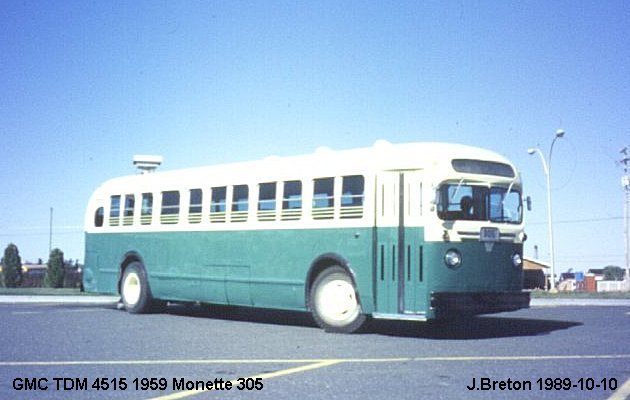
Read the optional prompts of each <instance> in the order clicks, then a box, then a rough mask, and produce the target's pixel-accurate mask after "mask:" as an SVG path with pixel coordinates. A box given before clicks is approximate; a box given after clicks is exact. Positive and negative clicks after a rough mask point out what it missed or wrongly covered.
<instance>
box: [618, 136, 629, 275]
mask: <svg viewBox="0 0 630 400" xmlns="http://www.w3.org/2000/svg"><path fill="white" fill-rule="evenodd" d="M620 153H621V155H622V157H621V160H619V163H620V164H621V166H622V167H623V176H622V177H621V186H622V187H623V189H624V195H625V199H624V203H623V220H624V228H623V232H624V236H625V248H626V266H625V267H626V274H627V275H626V279H630V226H629V225H628V213H630V210H628V208H629V207H630V175H629V171H630V150H629V149H628V146H626V147H624V148H623V149H621V151H620Z"/></svg>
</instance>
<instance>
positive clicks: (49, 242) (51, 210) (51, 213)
mask: <svg viewBox="0 0 630 400" xmlns="http://www.w3.org/2000/svg"><path fill="white" fill-rule="evenodd" d="M52 227H53V208H52V207H50V225H49V227H48V256H50V252H51V251H52Z"/></svg>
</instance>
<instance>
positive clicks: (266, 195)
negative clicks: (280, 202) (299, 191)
mask: <svg viewBox="0 0 630 400" xmlns="http://www.w3.org/2000/svg"><path fill="white" fill-rule="evenodd" d="M275 219H276V182H268V183H261V184H259V185H258V220H259V221H275Z"/></svg>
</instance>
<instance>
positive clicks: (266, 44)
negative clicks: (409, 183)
mask: <svg viewBox="0 0 630 400" xmlns="http://www.w3.org/2000/svg"><path fill="white" fill-rule="evenodd" d="M629 20H630V2H627V1H588V2H587V1H527V2H516V1H514V2H510V1H453V2H442V1H435V2H433V1H400V2H383V1H378V2H370V1H356V2H355V1H342V2H340V1H330V2H328V1H316V2H306V1H303V2H302V1H252V2H241V1H218V2H217V1H214V2H212V1H201V2H193V1H164V2H158V1H83V0H81V1H73V0H68V1H63V2H52V1H51V2H45V1H28V0H27V1H13V0H8V1H3V2H2V3H1V4H0V135H1V136H0V137H2V141H3V144H4V145H3V147H2V154H1V155H0V178H1V179H2V182H3V184H2V189H1V190H0V210H2V211H1V212H0V245H1V246H2V247H3V248H4V247H5V246H6V244H8V243H9V242H14V243H16V244H17V245H18V247H19V249H20V252H21V255H22V258H23V259H26V260H34V261H35V260H37V258H40V257H41V258H43V259H44V260H45V259H47V258H48V222H49V209H50V207H53V208H54V227H53V247H59V248H61V249H62V250H64V252H65V255H66V257H67V258H73V259H77V258H78V259H80V260H83V257H84V255H83V233H82V231H83V228H82V224H83V215H84V211H85V206H86V203H87V200H88V198H89V196H90V194H91V192H92V191H93V190H94V189H95V188H96V187H97V186H98V185H99V184H100V183H101V182H102V181H104V180H106V179H108V178H111V177H115V176H119V175H125V174H130V173H134V169H133V166H132V163H131V159H132V156H133V154H147V153H148V154H161V155H163V156H164V158H165V163H164V165H163V168H164V169H174V168H180V167H187V166H196V165H204V164H214V163H219V162H225V161H238V160H247V159H255V158H263V157H265V156H268V155H271V154H276V155H294V154H301V153H308V152H311V151H313V150H314V149H315V148H316V147H318V146H322V145H325V146H328V147H331V148H338V149H342V148H351V147H360V146H369V145H371V144H372V143H373V142H374V141H375V140H376V139H381V138H382V139H387V140H389V141H391V142H408V141H446V142H457V143H464V144H471V145H478V146H481V147H486V148H489V149H492V150H495V151H497V152H499V153H501V154H503V155H505V156H506V157H508V158H509V159H511V160H512V161H514V162H515V163H516V164H517V166H518V167H519V169H520V170H521V172H522V174H523V179H524V182H525V192H526V194H528V195H531V196H532V198H533V200H534V210H533V211H532V212H530V213H528V214H527V221H528V225H527V233H528V235H529V240H528V241H527V243H526V247H525V255H526V256H533V255H534V250H533V246H534V245H538V247H539V253H540V258H541V259H543V260H547V259H548V258H549V254H548V251H549V249H548V246H547V230H546V229H547V228H546V203H545V201H546V200H545V180H544V174H543V169H542V165H541V162H540V160H539V159H538V158H537V157H532V156H530V155H528V154H527V149H528V148H529V147H535V146H539V147H540V148H541V149H542V150H543V151H544V152H545V153H547V152H548V150H549V146H550V144H551V141H552V139H553V136H554V133H555V131H556V129H558V128H563V129H564V130H565V131H566V136H565V137H564V138H563V139H561V140H560V141H558V142H557V143H556V146H555V147H554V154H553V160H552V163H551V165H552V180H553V182H552V186H553V205H554V219H555V221H556V222H557V223H556V225H555V239H556V262H557V270H559V271H562V270H566V269H568V268H575V269H578V270H584V269H585V268H589V267H601V266H605V265H609V264H615V265H623V263H624V239H623V219H622V215H623V191H622V188H621V175H622V169H621V167H619V166H618V165H616V164H615V161H616V160H618V159H619V158H620V154H619V149H620V148H621V147H623V146H625V145H630V39H628V38H630V24H628V21H629Z"/></svg>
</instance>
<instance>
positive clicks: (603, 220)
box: [526, 217, 623, 225]
mask: <svg viewBox="0 0 630 400" xmlns="http://www.w3.org/2000/svg"><path fill="white" fill-rule="evenodd" d="M620 219H623V217H598V218H581V219H565V220H560V221H553V223H554V224H581V223H585V222H605V221H614V220H620ZM526 224H527V225H543V224H546V222H526Z"/></svg>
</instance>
